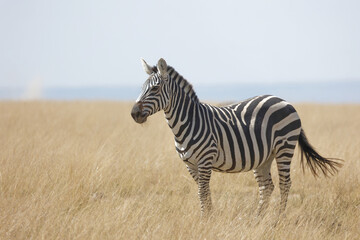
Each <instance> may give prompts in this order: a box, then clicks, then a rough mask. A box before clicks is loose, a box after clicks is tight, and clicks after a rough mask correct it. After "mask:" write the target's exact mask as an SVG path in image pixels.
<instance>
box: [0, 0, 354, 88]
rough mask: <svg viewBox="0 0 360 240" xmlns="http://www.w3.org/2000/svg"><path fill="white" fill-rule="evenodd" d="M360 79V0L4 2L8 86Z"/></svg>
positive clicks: (1, 31) (3, 58) (2, 60)
mask: <svg viewBox="0 0 360 240" xmlns="http://www.w3.org/2000/svg"><path fill="white" fill-rule="evenodd" d="M140 57H143V58H145V60H147V62H148V63H150V64H155V63H156V62H157V60H158V59H159V58H160V57H163V58H165V59H166V60H167V62H168V64H169V65H172V66H174V67H175V69H177V70H178V71H179V72H180V73H181V74H182V75H183V76H185V77H186V78H187V79H188V80H189V81H190V82H191V83H193V84H194V85H195V86H197V85H206V84H211V85H216V84H225V83H228V84H232V83H253V82H267V83H271V82H294V81H297V82H302V81H337V80H355V81H360V1H358V0H353V1H348V0H337V1H333V0H319V1H314V0H306V1H304V0H302V1H300V0H299V1H289V0H282V1H277V0H272V1H269V0H260V1H226V0H222V1H189V0H182V1H176V2H173V1H159V0H156V1H138V0H134V1H119V0H117V1H116V0H113V1H65V0H64V1H50V0H31V1H25V0H8V1H6V0H0V87H26V86H29V85H32V84H38V85H39V84H40V85H42V86H43V87H54V86H114V85H117V86H119V85H120V86H121V85H127V86H129V85H134V86H139V87H140V86H141V84H142V83H143V82H144V80H145V78H146V75H145V73H144V72H143V70H142V67H141V64H140Z"/></svg>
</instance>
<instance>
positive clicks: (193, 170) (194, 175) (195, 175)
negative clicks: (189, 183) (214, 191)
mask: <svg viewBox="0 0 360 240" xmlns="http://www.w3.org/2000/svg"><path fill="white" fill-rule="evenodd" d="M186 167H187V169H188V171H189V173H190V175H191V177H192V178H193V179H194V181H195V182H196V184H198V181H199V173H198V170H197V168H195V167H192V166H189V165H186Z"/></svg>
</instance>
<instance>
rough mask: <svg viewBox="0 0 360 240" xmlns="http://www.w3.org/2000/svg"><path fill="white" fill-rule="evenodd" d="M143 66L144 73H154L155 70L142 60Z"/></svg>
mask: <svg viewBox="0 0 360 240" xmlns="http://www.w3.org/2000/svg"><path fill="white" fill-rule="evenodd" d="M141 64H142V66H143V68H144V71H145V72H146V73H147V74H149V75H151V74H152V73H153V72H154V71H153V69H152V67H151V66H150V65H149V64H147V63H146V62H145V60H144V59H142V58H141Z"/></svg>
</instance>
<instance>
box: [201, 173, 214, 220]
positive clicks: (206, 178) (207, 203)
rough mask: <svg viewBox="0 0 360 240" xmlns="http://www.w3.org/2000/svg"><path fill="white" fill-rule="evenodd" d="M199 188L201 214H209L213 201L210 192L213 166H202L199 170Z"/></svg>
mask: <svg viewBox="0 0 360 240" xmlns="http://www.w3.org/2000/svg"><path fill="white" fill-rule="evenodd" d="M198 176H199V178H198V189H199V199H200V205H201V215H202V216H207V215H209V213H210V211H211V208H212V203H211V192H210V177H211V168H210V169H208V168H200V167H199V170H198Z"/></svg>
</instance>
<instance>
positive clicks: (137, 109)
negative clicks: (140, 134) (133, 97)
mask: <svg viewBox="0 0 360 240" xmlns="http://www.w3.org/2000/svg"><path fill="white" fill-rule="evenodd" d="M131 116H132V118H133V119H134V120H135V122H137V123H144V122H146V119H147V117H148V114H147V113H146V112H145V113H144V112H143V111H142V105H141V103H135V105H134V106H133V108H132V110H131Z"/></svg>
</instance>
